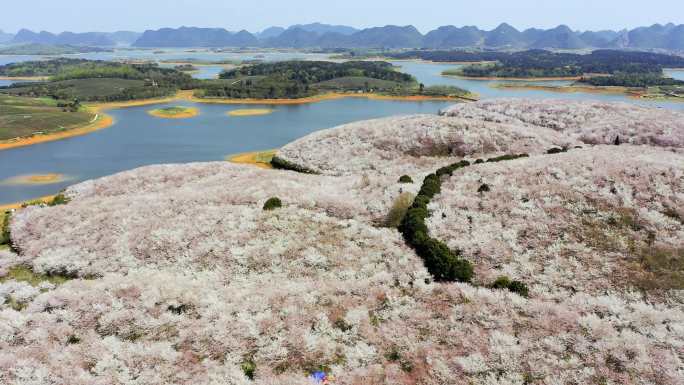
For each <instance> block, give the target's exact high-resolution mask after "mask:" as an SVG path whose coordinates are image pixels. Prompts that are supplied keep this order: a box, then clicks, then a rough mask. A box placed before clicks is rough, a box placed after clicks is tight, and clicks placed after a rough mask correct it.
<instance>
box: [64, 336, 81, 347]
mask: <svg viewBox="0 0 684 385" xmlns="http://www.w3.org/2000/svg"><path fill="white" fill-rule="evenodd" d="M79 342H81V339H80V338H78V336H76V335H74V334H72V335H70V336H69V338H68V339H67V344H69V345H75V344H77V343H79Z"/></svg>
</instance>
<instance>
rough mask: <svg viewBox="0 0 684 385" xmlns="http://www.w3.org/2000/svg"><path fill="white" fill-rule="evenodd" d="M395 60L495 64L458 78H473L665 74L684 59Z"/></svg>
mask: <svg viewBox="0 0 684 385" xmlns="http://www.w3.org/2000/svg"><path fill="white" fill-rule="evenodd" d="M389 56H390V57H392V58H395V59H410V58H419V59H423V60H431V61H436V62H473V63H476V62H493V63H489V64H473V65H470V66H466V67H463V68H461V69H460V71H458V72H450V73H449V74H458V75H463V76H471V77H502V78H506V77H529V78H533V77H563V76H571V77H575V76H581V75H583V74H590V73H601V74H616V73H629V74H635V73H639V74H646V73H651V74H662V70H663V68H668V67H672V68H682V67H684V58H682V57H679V56H674V55H664V54H656V53H650V52H630V51H615V50H598V51H594V52H592V53H590V54H586V55H581V54H574V53H555V52H550V51H545V50H530V51H522V52H514V53H506V52H487V51H485V52H464V51H411V52H403V53H396V54H390V55H389Z"/></svg>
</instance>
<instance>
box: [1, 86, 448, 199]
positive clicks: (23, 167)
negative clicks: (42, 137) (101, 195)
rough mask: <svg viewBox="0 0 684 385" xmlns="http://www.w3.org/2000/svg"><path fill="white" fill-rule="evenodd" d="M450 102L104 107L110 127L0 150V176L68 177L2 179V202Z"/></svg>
mask: <svg viewBox="0 0 684 385" xmlns="http://www.w3.org/2000/svg"><path fill="white" fill-rule="evenodd" d="M451 104H452V103H450V102H406V101H383V100H368V99H360V98H348V99H338V100H328V101H322V102H319V103H313V104H305V105H292V106H273V107H272V108H274V109H275V111H274V112H273V113H272V114H270V115H263V116H246V117H229V116H227V115H226V113H227V112H228V111H230V110H234V109H240V108H271V107H269V106H258V105H250V106H241V105H217V104H201V103H199V104H195V103H189V102H182V103H174V105H185V106H193V107H197V108H199V109H200V115H199V116H197V117H194V118H190V119H160V118H155V117H152V116H150V115H148V114H147V111H148V110H150V109H154V108H158V107H160V105H156V106H144V107H132V108H125V109H119V110H111V111H109V112H108V113H109V114H110V115H112V116H113V117H114V118H115V120H116V123H115V124H114V125H113V126H112V127H110V128H108V129H105V130H101V131H96V132H93V133H90V134H88V135H84V136H78V137H73V138H69V139H64V140H60V141H55V142H47V143H41V144H36V145H33V146H28V147H20V148H15V149H10V150H5V151H0V181H2V180H6V179H8V178H11V177H14V176H19V175H26V174H48V173H60V174H64V175H66V176H67V177H68V178H70V179H68V180H67V181H64V182H62V183H57V184H48V185H8V184H4V185H3V184H0V204H3V203H10V202H17V201H21V200H25V199H30V198H34V197H38V196H43V195H49V194H54V193H56V192H58V191H59V190H60V189H62V188H64V187H66V186H68V185H71V184H74V183H77V182H79V181H83V180H87V179H92V178H96V177H100V176H104V175H109V174H113V173H116V172H119V171H123V170H128V169H131V168H135V167H139V166H143V165H149V164H157V163H182V162H194V161H218V160H222V159H224V158H225V157H226V156H227V155H230V154H235V153H240V152H247V151H255V150H264V149H271V148H278V147H281V146H283V145H285V144H287V143H289V142H291V141H293V140H295V139H297V138H300V137H302V136H305V135H307V134H309V133H311V132H314V131H316V130H320V129H324V128H329V127H333V126H337V125H340V124H343V123H348V122H353V121H358V120H365V119H372V118H379V117H384V116H390V115H400V114H416V113H426V114H434V113H436V112H438V110H439V109H441V108H444V107H447V106H449V105H451ZM161 106H164V105H161ZM0 183H1V182H0Z"/></svg>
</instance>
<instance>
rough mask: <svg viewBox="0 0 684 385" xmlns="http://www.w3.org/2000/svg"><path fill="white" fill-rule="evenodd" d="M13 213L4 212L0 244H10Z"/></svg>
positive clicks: (0, 230) (0, 224) (0, 223)
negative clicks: (10, 225)
mask: <svg viewBox="0 0 684 385" xmlns="http://www.w3.org/2000/svg"><path fill="white" fill-rule="evenodd" d="M10 216H11V214H10V213H9V212H7V213H2V217H3V218H2V221H1V222H0V226H1V227H0V245H9V243H10V229H9V222H10Z"/></svg>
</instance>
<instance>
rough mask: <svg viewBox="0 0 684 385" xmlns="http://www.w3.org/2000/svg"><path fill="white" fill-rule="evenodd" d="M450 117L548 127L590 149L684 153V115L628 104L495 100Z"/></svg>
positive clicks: (452, 111) (455, 109) (457, 109)
mask: <svg viewBox="0 0 684 385" xmlns="http://www.w3.org/2000/svg"><path fill="white" fill-rule="evenodd" d="M442 114H443V115H445V116H453V117H461V118H467V119H475V120H484V121H487V122H499V123H508V124H516V125H524V126H527V127H545V128H551V129H553V130H556V131H559V132H563V133H565V134H567V135H568V136H570V137H572V138H574V139H577V140H580V141H582V142H584V143H588V144H613V143H615V141H616V139H618V138H619V139H618V140H619V141H620V142H621V143H631V144H648V145H652V146H658V147H672V148H676V149H679V150H680V151H681V149H682V148H684V114H682V113H680V112H674V111H670V110H662V109H654V108H647V107H638V106H635V105H633V104H627V103H604V102H595V101H569V100H549V99H540V100H520V99H492V100H485V101H481V102H477V103H468V104H457V105H454V106H452V107H449V108H447V109H446V110H444V111H443V112H442Z"/></svg>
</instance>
